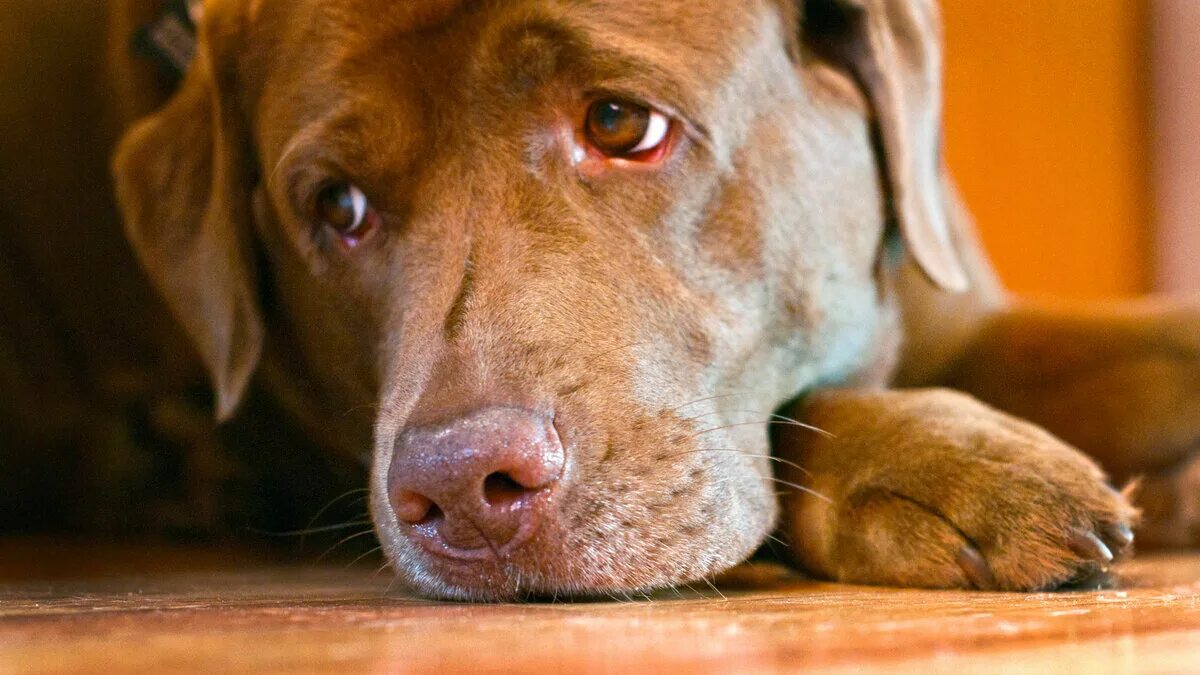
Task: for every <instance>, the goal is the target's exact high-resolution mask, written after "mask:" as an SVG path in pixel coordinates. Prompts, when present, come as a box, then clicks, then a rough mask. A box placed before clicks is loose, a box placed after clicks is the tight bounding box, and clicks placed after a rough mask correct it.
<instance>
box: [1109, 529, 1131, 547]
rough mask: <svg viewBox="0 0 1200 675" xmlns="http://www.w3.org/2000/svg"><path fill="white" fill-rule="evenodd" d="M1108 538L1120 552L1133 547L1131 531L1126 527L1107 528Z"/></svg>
mask: <svg viewBox="0 0 1200 675" xmlns="http://www.w3.org/2000/svg"><path fill="white" fill-rule="evenodd" d="M1108 536H1109V539H1111V540H1112V541H1113V542H1114V543H1115V544H1116V546H1117V548H1118V549H1120V550H1124V549H1127V548H1129V547H1130V546H1133V529H1131V528H1130V527H1129V526H1128V525H1124V524H1121V525H1114V526H1112V527H1110V528H1108Z"/></svg>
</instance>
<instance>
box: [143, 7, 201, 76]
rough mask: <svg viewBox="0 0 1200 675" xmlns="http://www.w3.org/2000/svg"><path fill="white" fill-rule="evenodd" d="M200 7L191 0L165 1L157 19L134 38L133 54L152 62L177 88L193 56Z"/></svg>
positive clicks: (145, 26)
mask: <svg viewBox="0 0 1200 675" xmlns="http://www.w3.org/2000/svg"><path fill="white" fill-rule="evenodd" d="M201 7H202V5H200V3H198V2H195V1H194V0H192V1H191V2H189V0H166V2H163V3H162V9H161V10H160V11H159V13H158V16H156V17H155V18H154V20H153V21H151V22H150V23H148V24H146V25H144V26H142V27H141V28H140V29H139V30H138V31H137V33H136V34H135V35H134V38H133V51H134V53H135V54H137V55H138V56H141V57H142V58H145V59H148V60H150V61H154V62H155V63H157V64H158V65H159V66H160V67H161V68H162V69H163V70H164V71H165V72H166V73H167V74H168V75H169V76H170V77H171V80H172V85H178V84H179V81H180V80H181V79H183V75H184V73H186V72H187V69H188V66H190V65H191V63H192V59H193V58H195V56H196V22H197V20H198V19H199V16H200V9H201Z"/></svg>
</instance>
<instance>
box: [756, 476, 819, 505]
mask: <svg viewBox="0 0 1200 675" xmlns="http://www.w3.org/2000/svg"><path fill="white" fill-rule="evenodd" d="M763 480H768V481H771V482H773V483H779V484H780V485H783V486H786V487H790V488H792V489H793V490H799V491H800V492H804V493H806V494H810V495H812V496H814V497H816V498H817V499H820V500H821V501H823V502H826V503H829V504H832V503H833V500H832V499H830V498H829V497H826V496H825V495H823V494H821V493H820V492H817V491H816V490H814V489H812V488H810V487H805V486H803V485H801V484H799V483H792V482H790V481H786V480H783V479H780V478H774V477H766V476H764V477H763ZM784 494H787V493H784Z"/></svg>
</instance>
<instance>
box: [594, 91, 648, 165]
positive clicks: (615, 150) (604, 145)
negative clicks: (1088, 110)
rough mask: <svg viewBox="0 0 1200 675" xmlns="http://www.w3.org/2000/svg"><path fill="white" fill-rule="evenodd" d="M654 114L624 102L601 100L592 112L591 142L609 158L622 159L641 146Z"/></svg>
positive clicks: (595, 104)
mask: <svg viewBox="0 0 1200 675" xmlns="http://www.w3.org/2000/svg"><path fill="white" fill-rule="evenodd" d="M650 120H651V111H650V109H649V108H646V107H645V106H641V105H637V104H635V103H628V102H624V101H614V100H607V101H598V102H596V103H594V104H592V106H591V108H590V109H589V110H588V119H587V127H586V133H587V137H588V142H589V143H591V144H592V145H593V146H595V147H596V148H597V149H599V150H600V151H601V152H603V153H604V154H606V155H610V156H620V155H624V154H627V153H629V152H630V151H632V150H634V149H635V148H637V147H638V145H639V144H641V143H642V141H643V140H644V139H645V138H646V133H647V131H649V129H650Z"/></svg>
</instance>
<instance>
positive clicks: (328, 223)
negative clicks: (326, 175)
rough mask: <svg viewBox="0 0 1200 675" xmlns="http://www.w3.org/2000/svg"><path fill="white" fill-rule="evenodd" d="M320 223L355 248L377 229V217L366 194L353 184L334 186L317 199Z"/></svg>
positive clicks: (317, 213)
mask: <svg viewBox="0 0 1200 675" xmlns="http://www.w3.org/2000/svg"><path fill="white" fill-rule="evenodd" d="M316 216H317V220H318V221H319V222H320V223H321V224H322V225H324V226H325V227H328V228H329V229H330V230H333V232H334V233H336V234H337V235H338V236H339V237H341V239H342V241H343V242H344V243H345V244H346V245H348V246H352V247H353V246H356V245H358V243H359V242H360V241H362V239H363V237H365V236H366V235H367V234H369V233H370V231H371V230H372V229H373V228H374V226H375V223H376V221H377V220H378V216H377V215H376V213H375V210H374V209H372V208H371V204H370V202H368V201H367V196H366V195H365V194H363V191H362V190H360V189H358V188H357V187H355V186H354V185H351V184H350V183H334V184H332V185H328V186H326V187H325V188H324V189H322V190H321V192H320V193H319V194H318V195H317V204H316Z"/></svg>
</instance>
